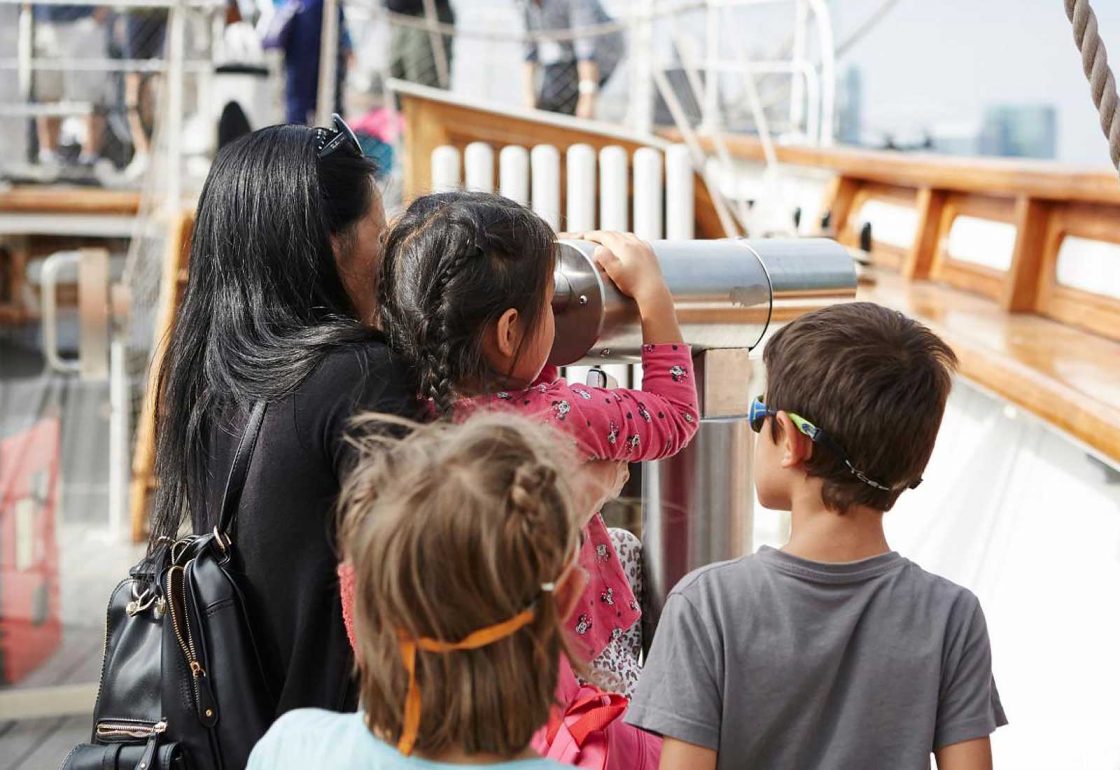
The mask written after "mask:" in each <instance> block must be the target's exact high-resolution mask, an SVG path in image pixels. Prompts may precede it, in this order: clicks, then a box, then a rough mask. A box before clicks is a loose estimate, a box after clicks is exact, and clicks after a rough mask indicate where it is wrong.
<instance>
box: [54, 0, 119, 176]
mask: <svg viewBox="0 0 1120 770" xmlns="http://www.w3.org/2000/svg"><path fill="white" fill-rule="evenodd" d="M59 41H60V45H61V46H62V48H63V50H64V52H65V56H67V57H70V58H74V59H82V58H91V57H92V58H104V57H106V56H108V48H109V34H108V29H107V27H106V26H105V24H104V23H102V21H101V20H99V19H98V18H95V17H87V18H84V19H78V20H77V21H73V22H69V23H67V24H65V25H59ZM63 86H64V91H65V98H66V100H67V101H70V102H76V103H81V102H85V103H87V104H89V106H90V110H91V112H90V113H89V114H88V115H86V117H85V118H84V120H83V123H84V128H85V133H84V135H83V136H82V148H81V155H80V156H79V158H78V162H79V163H81V164H83V165H92V164H93V163H95V162H96V161H97V159H98V158H99V157H100V154H101V140H102V133H103V129H104V123H105V121H104V117H103V111H104V109H105V105H106V104H108V102H109V98H108V91H109V78H108V76H107V74H106V73H105V72H103V71H100V70H94V69H90V70H84V69H74V70H69V71H67V72H66V73H65V79H64V83H63Z"/></svg>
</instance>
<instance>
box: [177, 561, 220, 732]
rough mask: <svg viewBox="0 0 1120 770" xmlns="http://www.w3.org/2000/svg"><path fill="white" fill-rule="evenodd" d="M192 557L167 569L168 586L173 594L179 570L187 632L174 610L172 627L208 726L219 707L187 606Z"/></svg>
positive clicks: (195, 695)
mask: <svg viewBox="0 0 1120 770" xmlns="http://www.w3.org/2000/svg"><path fill="white" fill-rule="evenodd" d="M191 561H194V560H193V559H191V560H190V561H188V562H187V563H186V565H184V566H179V565H175V566H173V567H171V568H170V569H168V571H167V588H168V594H169V595H171V594H172V591H173V590H174V585H173V583H172V581H173V580H174V575H175V572H176V570H178V572H179V598H180V600H181V609H180V613H181V615H182V618H183V619H182V626H186V632H185V633H184V631H183V628H182V627H181V625H180V621H179V617H178V615H176V613H175V612H174V611H172V612H171V627H172V629H173V630H174V631H175V638H176V639H177V640H178V642H179V648H180V649H181V650H182V651H183V656H184V657H185V658H186V659H187V665H188V666H189V667H190V670H191V686H192V688H193V690H194V703H195V708H196V709H197V711H198V718H199V720H201V721H202V723H203V724H204V725H206V726H207V727H213V725H214V723H215V722H216V721H217V709H216V705H215V703H214V695H213V693H211V692H210V684H209V682H207V681H206V670H205V669H204V668H203V667H202V663H201V662H199V660H198V649H197V648H196V647H195V644H194V636H192V634H191V623H190V619H189V618H188V617H187V612H188V611H189V607H188V606H187V579H186V568H187V567H189V566H190V563H191Z"/></svg>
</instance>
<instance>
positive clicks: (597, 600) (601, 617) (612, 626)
mask: <svg viewBox="0 0 1120 770" xmlns="http://www.w3.org/2000/svg"><path fill="white" fill-rule="evenodd" d="M482 409H501V410H509V411H514V412H519V413H522V414H525V415H529V416H532V417H537V418H541V419H543V420H544V421H545V422H547V423H548V424H550V425H553V426H554V427H556V428H558V429H560V430H561V431H563V432H564V433H567V434H569V435H570V436H572V437H573V438H574V439H575V442H576V445H577V447H578V448H579V450H580V453H581V454H582V455H583V457H584V458H585V459H586V460H589V461H590V460H626V461H628V462H644V461H646V460H660V459H662V458H665V457H672V456H673V455H675V454H676V453H677V452H679V451H681V450H682V449H684V448H685V446H687V445H688V442H689V441H690V440H691V439H692V437H693V436H694V435H695V434H696V429H697V427H698V421H699V403H698V398H697V395H696V380H695V378H694V377H693V371H692V352H691V349H690V347H689V346H688V345H685V344H684V343H670V344H662V345H644V346H643V347H642V389H641V390H629V389H623V388H617V389H610V388H593V387H590V386H587V385H579V384H573V385H569V384H568V383H567V382H566V381H565V380H564V379H562V378H561V377H560V375H559V372H558V371H557V369H556V367H554V366H547V367H545V369H544V371H542V372H541V374H540V376H539V377H538V378H537V381H536V382H534V383H533V384H532V385H531V386H529V387H528V388H525V389H524V390H518V391H501V392H498V393H493V394H489V395H485V396H478V397H475V398H470V399H464V400H462V401H459V402H458V403H457V404H456V405H455V417H456V419H464V418H465V417H466V416H468V415H470V414H472V413H474V412H476V411H479V410H482ZM584 534H585V536H586V537H585V540H584V544H583V550H582V551H580V556H579V561H580V565H581V566H582V567H583V568H584V569H585V570H587V574H588V577H589V580H588V584H587V588H586V590H585V591H584V593H583V596H581V597H580V599H579V601H578V602H577V603H576V606H575V609H574V610H573V611H572V614H571V616H570V617H569V620H568V622H569V624H570V626H571V628H572V630H573V631H575V636H574V639H575V640H576V641H577V642H578V643H579V644H580V647H581V649H580V652H581V653H583V654H584V656H585V660H588V661H590V660H593V659H594V658H595V657H597V656H598V655H599V653H601V652H602V651H603V650H604V649H605V648H606V647H607V645H608V644H609V643H610V641H611V638H612V636H614V635H616V634H620V633H622V632H623V631H625V630H626V629H628V628H630V627H631V626H633V625H634V624H635V623H636V622H637V621H638V619H639V618H640V617H641V610H640V608H639V607H638V602H637V599H636V598H635V597H634V592H633V591H632V590H631V588H630V582H629V581H628V580H627V579H626V574H625V573H624V572H623V570H622V565H621V564H619V561H618V554H617V553H615V549H614V546H613V545H612V544H611V540H610V535H609V534H608V533H607V527H606V524H604V523H603V517H602V516H600V515H599V514H595V516H593V517H592V519H591V521H590V522H588V524H587V528H586V529H585V531H584ZM338 573H339V578H340V584H341V591H342V614H343V620H344V621H345V623H346V632H347V634H348V635H349V637H350V644H351V646H353V644H354V633H353V606H354V574H353V568H352V567H351V566H350V565H349V564H341V565H339V569H338Z"/></svg>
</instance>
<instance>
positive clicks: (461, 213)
mask: <svg viewBox="0 0 1120 770" xmlns="http://www.w3.org/2000/svg"><path fill="white" fill-rule="evenodd" d="M555 262H556V236H555V234H554V233H553V232H552V228H551V227H549V226H548V224H547V223H546V222H545V221H544V220H543V219H541V218H540V217H538V216H537V215H536V214H534V213H533V212H532V211H530V210H529V209H527V208H525V207H524V206H522V205H520V204H518V203H515V202H514V201H511V200H509V199H508V198H503V197H501V196H498V195H492V194H489V193H480V192H448V193H437V194H433V195H425V196H423V197H421V198H418V199H416V200H415V201H414V202H413V203H412V204H411V205H410V206H409V207H408V209H407V210H406V211H405V212H404V214H402V215H401V217H400V219H399V220H398V221H397V222H396V223H394V225H393V227H392V229H391V231H390V233H389V238H388V241H387V242H386V245H385V253H384V257H383V259H382V263H381V275H380V280H379V282H378V287H379V288H378V294H379V297H378V300H379V303H380V312H381V326H382V328H383V329H385V330H386V334H387V336H388V338H389V345H390V347H391V348H392V349H393V351H394V352H395V353H396V354H397V355H398V356H400V357H401V358H402V359H403V360H404V362H405V363H406V364H408V365H409V366H410V367H411V368H412V369H413V371H414V372H415V374H416V376H417V379H418V381H419V385H420V395H421V396H422V397H423V398H427V399H431V401H432V402H433V403H434V405H435V407H436V410H437V412H439V413H440V414H447V413H449V412H450V411H451V407H452V405H453V404H454V402H455V400H456V399H457V398H459V397H460V396H463V395H467V394H468V393H469V392H472V391H476V390H478V389H482V390H489V389H491V388H493V387H499V386H500V383H501V382H502V381H503V379H504V378H505V377H507V376H508V374H509V373H508V372H494V371H492V370H491V369H490V368H489V366H488V364H487V362H486V359H485V357H484V356H483V351H482V339H483V335H484V334H485V332H486V330H487V328H488V327H489V326H490V325H491V324H492V323H494V322H495V321H496V320H497V319H498V318H500V317H501V315H502V314H503V313H504V312H506V310H508V309H510V308H514V309H516V310H517V312H518V315H519V317H521V318H523V319H525V321H526V329H527V330H532V329H535V328H536V325H537V323H538V322H539V321H540V318H541V315H542V312H543V311H544V309H545V308H544V305H545V296H546V292H547V290H548V283H549V279H550V277H551V275H552V271H553V269H554V267H555ZM526 336H528V335H526Z"/></svg>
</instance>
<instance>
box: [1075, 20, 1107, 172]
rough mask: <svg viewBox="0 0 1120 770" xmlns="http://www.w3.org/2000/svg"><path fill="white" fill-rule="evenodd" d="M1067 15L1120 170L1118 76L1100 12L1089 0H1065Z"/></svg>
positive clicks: (1105, 132)
mask: <svg viewBox="0 0 1120 770" xmlns="http://www.w3.org/2000/svg"><path fill="white" fill-rule="evenodd" d="M1065 3H1066V16H1068V17H1069V20H1070V21H1071V22H1072V23H1073V39H1074V40H1075V41H1076V42H1077V47H1078V48H1079V49H1080V50H1081V66H1082V68H1083V69H1084V70H1085V77H1087V78H1089V90H1090V91H1092V94H1093V104H1094V105H1096V107H1097V111H1098V112H1099V113H1100V115H1101V129H1102V130H1103V131H1104V135H1105V136H1107V137H1108V154H1109V156H1110V157H1111V158H1112V165H1114V166H1116V168H1117V170H1118V171H1120V112H1118V110H1117V106H1118V105H1117V102H1118V99H1117V96H1116V79H1115V78H1114V77H1113V76H1112V70H1111V69H1110V68H1109V66H1108V54H1107V53H1106V52H1105V50H1104V42H1103V41H1102V40H1101V36H1100V32H1098V30H1097V16H1096V14H1095V13H1093V9H1092V8H1090V7H1089V0H1065Z"/></svg>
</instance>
